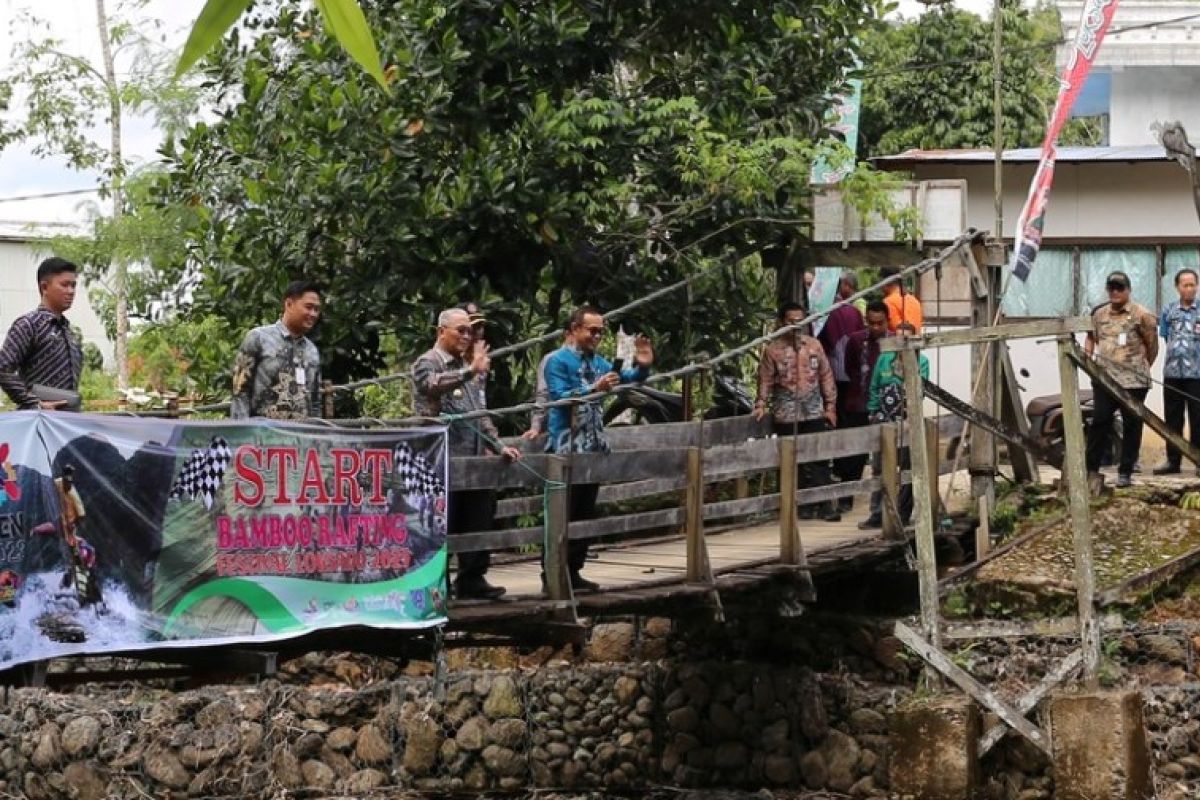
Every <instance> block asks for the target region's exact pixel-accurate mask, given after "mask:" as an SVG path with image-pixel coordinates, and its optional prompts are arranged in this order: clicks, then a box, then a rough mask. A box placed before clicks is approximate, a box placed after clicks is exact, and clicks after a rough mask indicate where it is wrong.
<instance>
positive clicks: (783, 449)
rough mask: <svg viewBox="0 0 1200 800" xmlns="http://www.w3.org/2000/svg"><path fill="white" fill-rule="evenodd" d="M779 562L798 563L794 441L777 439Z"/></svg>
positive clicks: (788, 437) (787, 437) (792, 439)
mask: <svg viewBox="0 0 1200 800" xmlns="http://www.w3.org/2000/svg"><path fill="white" fill-rule="evenodd" d="M779 562H780V563H781V564H799V563H800V542H799V531H797V530H796V439H795V438H794V437H792V436H780V437H779Z"/></svg>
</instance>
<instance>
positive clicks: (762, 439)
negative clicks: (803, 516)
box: [450, 417, 953, 599]
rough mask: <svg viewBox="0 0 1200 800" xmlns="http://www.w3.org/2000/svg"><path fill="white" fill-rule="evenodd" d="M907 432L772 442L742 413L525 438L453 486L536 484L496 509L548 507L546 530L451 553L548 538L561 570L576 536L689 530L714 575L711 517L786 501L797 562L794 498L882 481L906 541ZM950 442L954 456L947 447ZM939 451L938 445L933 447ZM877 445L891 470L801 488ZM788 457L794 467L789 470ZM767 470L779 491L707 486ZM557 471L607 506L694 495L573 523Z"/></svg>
mask: <svg viewBox="0 0 1200 800" xmlns="http://www.w3.org/2000/svg"><path fill="white" fill-rule="evenodd" d="M952 420H953V418H951V417H942V418H940V419H939V420H926V421H925V435H926V436H927V437H928V438H929V440H930V442H931V443H932V442H934V441H936V440H937V437H939V436H942V435H943V434H946V435H948V434H949V433H950V431H951V429H952V424H950V423H952ZM907 436H908V434H907V431H902V430H900V429H899V428H898V426H895V425H870V426H867V427H863V428H852V429H847V430H838V431H828V432H824V433H813V434H803V435H800V436H796V437H790V436H788V437H780V438H774V437H771V436H770V426H769V425H768V424H767V423H766V422H762V423H759V422H756V421H754V420H753V419H752V418H750V417H734V418H730V419H722V420H713V421H706V422H705V423H704V424H703V426H701V425H700V423H671V424H664V425H639V426H623V427H613V428H611V429H610V431H609V443H610V445H611V446H612V448H613V452H611V453H607V454H573V455H570V456H557V455H546V454H544V453H538V452H536V450H537V448H539V447H540V443H539V442H520V443H519V444H521V445H523V446H524V448H525V449H526V451H527V453H528V454H527V455H526V456H525V458H524V461H523V465H522V464H512V463H505V462H502V461H500V460H499V459H496V458H494V457H492V458H455V459H452V460H451V465H450V485H451V486H453V487H454V488H455V489H498V490H510V489H532V490H534V493H533V494H531V495H528V496H521V497H512V498H506V499H504V500H501V501H500V502H499V504H498V511H497V515H496V516H497V519H498V520H501V521H510V520H512V519H514V518H516V517H518V516H520V515H525V514H536V513H539V512H542V511H543V510H545V512H546V517H547V519H548V522H549V524H548V525H547V527H546V528H545V529H543V527H542V526H540V525H539V526H537V527H505V528H499V529H496V530H491V531H485V532H480V533H469V534H461V535H455V536H452V537H451V538H450V550H451V551H452V552H475V551H482V550H503V549H512V548H519V547H524V546H531V545H543V546H544V549H545V552H544V558H545V559H546V561H547V563H548V564H549V566H550V573H551V574H552V575H553V574H554V573H558V572H560V571H561V572H562V574H564V575H565V570H566V566H565V558H566V553H565V551H566V548H565V546H564V544H565V542H566V540H567V539H572V540H579V539H597V538H601V537H623V538H626V537H636V536H638V535H641V536H645V535H649V534H661V532H662V531H663V530H664V529H672V528H676V529H680V528H681V529H682V530H683V531H684V532H685V534H686V535H687V536H688V537H689V542H688V548H687V553H688V558H687V575H688V579H689V580H693V581H694V580H696V579H697V578H698V577H699V576H702V575H704V574H705V573H706V560H707V550H706V548H705V547H704V543H703V530H704V523H708V522H715V521H721V520H732V519H735V518H746V517H751V516H755V515H761V514H766V513H774V512H777V511H781V507H782V512H781V514H780V559H781V562H782V563H793V564H794V563H797V556H798V552H799V543H798V541H796V539H795V537H796V533H795V531H796V526H795V517H794V514H795V507H796V504H801V505H804V504H810V503H819V502H825V501H834V500H837V499H839V498H842V497H853V496H856V495H859V494H863V493H866V492H870V491H874V490H876V489H882V490H883V491H884V494H885V502H884V523H885V524H884V535H885V536H888V537H892V538H901V537H903V535H904V532H903V530H902V527H901V524H900V521H899V520H898V519H896V518H895V516H894V514H893V513H892V512H893V510H894V509H897V508H898V507H899V491H900V486H901V485H902V484H906V483H911V482H912V476H911V474H910V473H909V472H908V471H901V470H900V466H899V465H900V447H901V446H903V443H904V442H905V441H907ZM512 443H513V444H517V442H515V441H514V442H512ZM941 450H942V455H943V456H945V454H946V448H941ZM930 452H937V451H936V449H935V448H934V447H933V446H931V448H930ZM875 453H879V454H880V455H881V459H882V463H883V467H884V468H883V470H882V475H881V477H878V478H876V477H871V478H864V479H862V480H857V481H848V482H843V483H832V484H829V485H827V486H797V485H796V470H795V465H797V464H805V463H810V462H819V461H827V460H830V459H837V458H843V457H847V456H856V455H866V456H870V455H873V454H875ZM934 463H935V464H939V465H944V466H949V463H950V460H949V459H948V458H944V457H943V458H941V459H938V460H936V461H935V462H934ZM781 465H792V466H791V468H789V469H781ZM931 471H933V470H931ZM768 473H774V474H776V475H778V479H777V483H776V485H777V486H778V487H780V490H779V491H777V492H774V493H768V494H761V495H757V496H743V495H745V494H748V492H746V491H745V489H744V487H743V489H742V490H741V491H739V492H738V495H739V496H738V497H736V498H735V499H730V500H717V501H713V502H704V488H705V486H707V485H709V484H713V483H718V482H725V481H733V480H739V479H746V478H749V477H751V476H755V475H763V474H768ZM559 476H561V480H562V481H563V482H564V483H566V484H567V485H570V484H584V483H596V484H601V489H600V494H599V499H598V502H599V503H615V502H623V501H629V500H635V499H642V498H650V497H653V496H656V495H665V494H669V493H676V494H678V493H680V492H681V491H682V493H683V495H684V497H683V502H682V504H681V505H680V504H678V502H679V501H678V500H677V499H675V498H672V500H673V502H672V504H671V505H670V506H668V507H666V508H661V509H655V510H646V511H635V512H631V513H626V514H618V515H612V516H607V517H604V518H601V519H594V520H588V521H579V522H568V521H567V519H566V504H565V503H564V502H557V503H556V502H555V501H554V500H555V492H553V491H551V492H549V493H548V494H547V493H544V491H543V489H544V486H545V482H544V480H543V477H545V478H549V479H551V480H558V479H559ZM928 485H930V486H931V487H932V494H934V495H935V500H936V493H937V480H936V476H935V475H931V480H930V481H929V482H928ZM787 496H794V498H795V502H794V503H789V504H783V503H782V502H781V499H782V498H783V497H787ZM558 506H561V507H558ZM709 572H710V571H709ZM551 583H552V584H553V583H557V581H551ZM549 588H550V595H551V598H552V599H561V598H560V597H556V596H555V595H556V594H557V592H555V587H554V586H553V585H551V586H550V587H549ZM564 593H565V592H564Z"/></svg>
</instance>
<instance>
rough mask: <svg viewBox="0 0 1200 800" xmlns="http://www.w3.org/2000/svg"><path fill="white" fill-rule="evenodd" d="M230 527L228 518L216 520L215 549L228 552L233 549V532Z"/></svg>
mask: <svg viewBox="0 0 1200 800" xmlns="http://www.w3.org/2000/svg"><path fill="white" fill-rule="evenodd" d="M232 527H233V526H232V525H230V524H229V517H218V518H217V549H218V550H230V549H232V548H233V532H232Z"/></svg>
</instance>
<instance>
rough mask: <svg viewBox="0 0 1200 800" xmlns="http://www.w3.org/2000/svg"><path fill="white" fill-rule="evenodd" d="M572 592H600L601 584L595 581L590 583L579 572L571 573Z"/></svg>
mask: <svg viewBox="0 0 1200 800" xmlns="http://www.w3.org/2000/svg"><path fill="white" fill-rule="evenodd" d="M571 591H573V592H576V593H579V592H598V591H600V584H598V583H596V582H595V581H589V580H588V579H587V578H585V577H583V576H582V575H580V574H579V573H578V572H572V573H571Z"/></svg>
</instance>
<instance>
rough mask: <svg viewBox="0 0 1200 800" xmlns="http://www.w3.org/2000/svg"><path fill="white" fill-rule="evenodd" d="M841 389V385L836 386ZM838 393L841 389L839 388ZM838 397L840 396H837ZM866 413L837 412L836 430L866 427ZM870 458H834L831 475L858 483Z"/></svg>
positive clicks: (864, 456)
mask: <svg viewBox="0 0 1200 800" xmlns="http://www.w3.org/2000/svg"><path fill="white" fill-rule="evenodd" d="M838 386H839V387H841V384H840V383H839V384H838ZM838 391H839V392H840V391H841V389H840V388H839V389H838ZM839 397H840V395H839ZM867 422H868V419H867V412H865V411H844V410H841V409H839V410H838V424H837V429H838V430H839V431H841V430H849V429H850V428H865V427H866V426H867ZM868 460H870V456H868V455H866V454H863V455H859V456H846V457H845V458H835V459H834V460H833V474H834V475H836V476H837V479H838V480H840V481H843V482H845V481H860V480H862V476H863V470H864V469H866V467H867V461H868Z"/></svg>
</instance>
